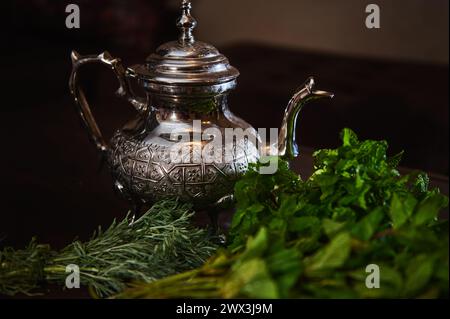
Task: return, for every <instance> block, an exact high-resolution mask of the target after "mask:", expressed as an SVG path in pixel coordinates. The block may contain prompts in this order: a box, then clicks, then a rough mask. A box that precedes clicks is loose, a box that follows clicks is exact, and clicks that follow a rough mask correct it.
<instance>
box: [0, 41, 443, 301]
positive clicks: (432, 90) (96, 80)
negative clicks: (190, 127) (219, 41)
mask: <svg viewBox="0 0 450 319" xmlns="http://www.w3.org/2000/svg"><path fill="white" fill-rule="evenodd" d="M91 50H93V51H92V52H82V53H93V52H94V51H97V52H100V49H98V48H92V47H91ZM222 51H223V52H224V53H225V54H226V55H227V56H228V57H229V59H230V60H231V62H232V64H233V65H235V66H237V67H238V68H239V69H240V71H241V74H242V75H241V77H240V78H239V87H238V89H237V90H236V92H234V93H233V94H232V95H231V97H230V105H231V109H232V110H233V111H234V112H235V113H237V114H238V115H240V116H242V117H243V118H245V119H247V120H248V121H249V122H250V123H251V124H253V125H254V126H255V127H278V126H279V123H280V122H281V117H282V112H283V109H284V107H285V105H286V103H287V101H288V100H289V98H290V95H291V93H292V91H293V89H294V88H295V87H297V86H298V85H299V84H301V83H302V82H303V80H304V79H306V77H308V76H309V75H315V76H316V78H317V83H318V86H319V87H320V88H323V89H326V90H331V91H334V92H335V93H336V98H335V100H334V101H333V102H319V103H317V104H315V105H311V106H309V107H306V108H305V109H304V111H303V112H302V114H301V115H300V124H299V128H298V136H299V141H300V144H301V151H302V155H301V156H300V158H299V159H298V160H296V161H295V162H294V163H293V169H294V170H295V171H297V172H299V173H301V174H302V176H303V177H306V176H308V175H309V174H310V172H311V170H312V158H311V153H312V150H313V149H317V148H324V147H326V148H332V147H336V146H337V145H338V143H339V141H338V133H339V131H340V130H341V129H342V128H343V127H346V126H347V127H351V128H353V129H354V130H355V131H356V132H357V133H358V134H359V135H360V137H361V138H376V139H387V140H388V141H389V143H390V145H391V149H390V153H391V154H395V153H396V152H398V151H400V150H401V149H405V151H406V156H405V161H404V162H403V164H402V165H404V166H405V167H410V168H417V169H422V170H425V171H427V172H429V173H430V175H431V181H432V184H433V185H436V186H438V187H440V188H441V191H442V192H443V193H445V194H448V177H447V175H448V67H442V66H433V65H421V64H412V63H400V62H398V63H394V62H388V61H376V60H367V59H355V58H347V57H341V56H333V55H324V54H316V53H312V52H298V51H292V50H286V49H279V48H270V47H264V46H260V45H254V44H241V45H236V46H233V47H228V48H224V49H223V50H222ZM69 52H70V51H69V49H68V48H67V47H53V48H52V47H50V48H47V49H45V48H40V47H36V48H28V50H25V51H20V52H17V54H15V55H11V56H9V57H8V61H9V62H10V63H8V64H6V65H5V66H4V68H3V72H4V74H7V75H8V77H6V76H5V77H2V79H0V81H1V82H0V84H1V85H2V87H5V88H7V89H8V90H7V92H6V95H5V96H4V97H3V98H4V100H3V101H4V104H3V106H2V110H1V112H2V119H3V121H2V129H3V132H2V133H3V134H2V136H3V140H2V156H1V157H0V167H2V178H1V192H0V194H1V200H2V208H3V209H2V213H1V218H0V238H2V241H1V245H2V246H6V245H12V246H14V247H17V248H20V247H23V246H24V245H25V244H27V243H28V241H29V240H30V238H31V236H36V237H37V238H38V239H39V241H40V242H44V243H50V244H51V245H52V246H53V247H54V248H56V249H58V248H62V247H63V246H64V245H66V244H67V243H69V242H71V241H72V240H73V239H74V238H80V239H81V240H87V239H88V238H89V237H90V235H91V233H92V231H93V230H94V229H95V228H96V227H97V226H98V225H102V226H107V225H109V224H110V223H111V221H112V219H113V218H122V217H123V216H124V215H125V214H126V212H127V209H128V207H127V205H126V203H125V202H124V201H122V200H121V199H119V198H117V197H116V195H115V194H114V192H113V190H112V187H111V183H112V180H111V177H110V176H109V173H108V172H107V170H103V171H99V170H98V167H99V158H98V154H97V153H96V151H95V150H94V147H93V146H92V145H91V144H90V143H89V141H88V139H87V135H86V133H85V131H84V130H83V129H82V127H81V125H80V122H79V120H78V117H77V115H76V113H75V111H74V106H73V103H72V100H71V97H70V95H69V92H68V87H67V81H68V77H69V73H70V60H69ZM112 53H113V54H117V55H121V54H120V52H119V53H118V52H112ZM31 55H33V57H34V58H33V59H28V58H27V57H28V56H31ZM122 56H123V57H124V61H125V62H126V63H127V64H132V63H137V62H142V60H143V57H144V56H145V55H142V54H141V53H140V54H139V56H137V55H136V54H134V55H133V54H128V55H127V54H125V55H122ZM84 77H85V78H86V83H87V85H86V86H87V89H88V90H87V93H88V97H89V98H90V100H91V101H92V104H94V105H95V106H96V107H95V115H96V116H97V117H98V118H99V122H100V125H101V127H102V128H103V130H104V131H105V135H107V136H111V134H112V132H113V130H114V129H116V128H118V127H120V126H121V125H122V124H123V123H124V122H125V121H126V120H128V119H130V118H131V117H132V116H134V113H133V111H132V108H131V107H130V106H129V105H127V104H126V103H125V102H123V101H119V100H117V99H116V98H115V97H114V95H113V92H114V90H115V89H116V87H117V83H116V82H115V79H114V78H113V77H112V75H111V74H110V73H109V71H108V70H104V69H102V68H96V67H92V68H91V69H90V70H89V69H88V70H86V75H85V76H84ZM446 214H448V212H447V213H446ZM72 295H73V296H79V295H80V293H79V292H63V293H61V292H58V289H56V292H55V294H51V295H49V296H50V297H62V298H64V297H70V296H72ZM81 295H83V296H86V294H84V293H82V294H81Z"/></svg>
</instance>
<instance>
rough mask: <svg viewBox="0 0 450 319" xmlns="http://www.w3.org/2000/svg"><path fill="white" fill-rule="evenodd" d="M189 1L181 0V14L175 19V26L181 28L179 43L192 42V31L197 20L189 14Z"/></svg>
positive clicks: (190, 7)
mask: <svg viewBox="0 0 450 319" xmlns="http://www.w3.org/2000/svg"><path fill="white" fill-rule="evenodd" d="M191 9H192V5H191V1H189V0H183V3H182V5H181V10H182V14H181V17H180V18H179V19H178V21H177V26H178V28H180V30H181V35H180V39H179V41H180V43H182V44H192V43H194V36H193V34H192V31H193V30H194V28H195V27H196V26H197V20H195V18H194V17H193V16H192V15H191Z"/></svg>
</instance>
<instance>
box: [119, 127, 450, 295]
mask: <svg viewBox="0 0 450 319" xmlns="http://www.w3.org/2000/svg"><path fill="white" fill-rule="evenodd" d="M341 138H342V146H340V147H339V148H337V149H332V150H320V151H318V152H316V153H315V154H314V159H315V165H314V173H313V175H312V176H311V177H310V178H309V179H308V180H306V181H302V180H301V179H300V177H299V176H297V175H296V174H294V173H293V172H291V171H290V170H289V168H288V164H287V163H286V162H284V161H281V160H280V161H279V169H278V171H277V172H276V173H275V174H273V175H261V174H259V173H258V167H259V165H260V164H256V166H254V167H253V169H251V170H250V171H249V172H248V173H247V174H246V175H245V176H244V177H243V178H242V179H241V180H240V181H239V182H238V183H237V185H236V187H235V196H236V198H237V212H236V213H235V215H234V217H233V220H232V225H231V229H230V232H229V237H228V239H229V243H228V247H227V249H224V250H220V251H219V252H218V253H217V254H216V255H215V256H214V257H212V258H211V259H210V260H209V261H208V262H207V263H206V264H204V265H203V266H202V267H200V268H198V269H195V270H192V271H190V272H186V273H181V274H178V275H175V276H169V277H167V278H163V279H161V280H158V281H155V282H153V283H150V284H137V285H135V286H134V288H131V289H128V290H125V291H124V292H123V293H122V294H120V295H118V297H124V298H136V297H139V298H146V297H148V298H168V297H203V298H208V297H225V298H236V297H249V298H279V297H281V298H286V297H289V298H398V297H402V298H410V297H425V298H434V297H443V296H448V269H449V268H448V221H439V220H438V215H439V212H440V211H441V210H442V208H444V207H445V206H447V204H448V198H447V197H446V196H443V195H441V194H440V193H439V190H438V189H432V190H429V189H428V177H427V176H426V174H423V173H419V172H416V173H411V174H408V175H405V176H401V175H400V174H399V172H398V170H397V165H398V164H399V162H400V159H401V154H398V155H396V156H394V157H392V158H388V157H387V155H386V153H387V143H386V142H384V141H372V140H367V141H359V140H358V138H357V136H356V135H355V133H353V132H352V131H351V130H349V129H344V130H343V132H342V135H341ZM371 264H375V265H377V266H378V267H379V270H380V288H373V289H370V288H368V287H367V286H366V279H367V276H368V275H369V273H367V272H366V267H367V266H369V265H371Z"/></svg>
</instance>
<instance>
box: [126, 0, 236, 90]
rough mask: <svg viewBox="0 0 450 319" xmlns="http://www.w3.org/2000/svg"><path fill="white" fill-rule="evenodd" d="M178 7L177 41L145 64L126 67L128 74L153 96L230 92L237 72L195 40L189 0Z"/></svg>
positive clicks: (212, 51) (222, 57)
mask: <svg viewBox="0 0 450 319" xmlns="http://www.w3.org/2000/svg"><path fill="white" fill-rule="evenodd" d="M181 8H182V15H181V17H180V18H179V19H178V21H177V26H178V28H179V29H180V30H181V35H180V38H179V39H178V41H172V42H168V43H165V44H163V45H161V46H160V47H159V48H158V49H157V50H156V52H155V53H153V54H151V55H149V56H148V57H147V59H146V61H145V64H141V65H135V66H132V67H129V68H128V74H129V75H131V76H133V77H136V78H137V79H138V80H139V82H140V83H141V84H142V85H143V86H144V87H145V88H147V89H149V90H150V91H154V92H156V93H166V94H184V93H187V94H195V93H212V94H220V93H223V92H225V91H228V90H230V89H233V88H234V87H235V86H236V78H237V77H238V76H239V71H238V70H237V69H236V68H234V67H233V66H231V65H230V63H229V61H228V59H227V58H226V57H225V56H224V55H223V54H221V53H220V52H219V51H218V50H217V49H216V48H215V47H213V46H212V45H210V44H207V43H203V42H200V41H195V39H194V36H193V34H192V33H193V29H194V28H195V27H196V25H197V21H196V20H195V19H194V17H192V16H191V8H192V6H191V3H190V1H187V0H183V4H182V7H181Z"/></svg>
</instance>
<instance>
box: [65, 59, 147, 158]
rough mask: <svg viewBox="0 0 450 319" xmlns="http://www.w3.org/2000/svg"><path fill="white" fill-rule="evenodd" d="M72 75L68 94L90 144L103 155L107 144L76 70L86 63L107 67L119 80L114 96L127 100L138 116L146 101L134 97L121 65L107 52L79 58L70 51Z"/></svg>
mask: <svg viewBox="0 0 450 319" xmlns="http://www.w3.org/2000/svg"><path fill="white" fill-rule="evenodd" d="M71 58H72V73H71V75H70V80H69V88H70V93H71V94H72V96H73V98H74V99H75V104H76V106H77V108H78V112H79V114H80V117H81V119H82V121H83V123H84V125H85V127H86V129H87V130H88V133H89V135H90V138H91V140H92V142H93V143H94V144H95V146H96V147H97V149H98V150H99V151H100V152H101V153H105V152H106V151H107V149H108V144H107V143H106V142H105V140H104V138H103V135H102V133H101V131H100V129H99V127H98V125H97V122H96V121H95V118H94V116H93V115H92V112H91V107H90V106H89V103H88V102H87V100H86V96H85V94H84V91H83V89H82V88H81V86H80V83H79V79H78V69H79V68H80V67H81V66H82V65H85V64H88V63H97V62H98V63H101V64H104V65H107V66H109V67H110V68H111V69H112V70H113V72H114V74H115V75H116V77H117V79H118V80H119V85H120V86H119V89H118V90H117V91H116V95H117V96H119V97H123V98H125V99H126V100H128V101H129V102H130V103H131V104H132V105H133V106H134V108H135V109H136V110H137V111H138V113H139V114H141V115H143V114H144V113H145V111H146V110H147V101H146V99H144V98H140V97H136V96H135V95H134V93H133V91H132V89H131V86H130V83H129V81H128V78H127V73H126V70H125V68H124V67H123V65H122V62H121V60H120V59H117V58H113V57H112V56H111V55H110V54H109V53H108V52H107V51H105V52H103V53H102V54H99V55H85V56H81V55H80V54H78V53H77V52H76V51H72V54H71Z"/></svg>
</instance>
